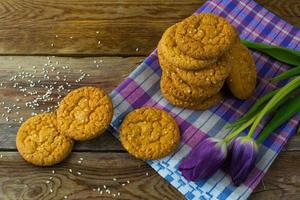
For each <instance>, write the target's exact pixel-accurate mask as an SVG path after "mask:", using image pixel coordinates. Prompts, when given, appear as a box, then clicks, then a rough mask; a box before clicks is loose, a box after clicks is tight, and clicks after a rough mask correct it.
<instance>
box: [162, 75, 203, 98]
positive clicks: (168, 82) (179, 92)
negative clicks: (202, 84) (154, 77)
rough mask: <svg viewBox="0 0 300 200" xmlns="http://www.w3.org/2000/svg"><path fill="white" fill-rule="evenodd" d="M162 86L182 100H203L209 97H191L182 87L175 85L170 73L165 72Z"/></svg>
mask: <svg viewBox="0 0 300 200" xmlns="http://www.w3.org/2000/svg"><path fill="white" fill-rule="evenodd" d="M160 87H163V88H164V90H168V92H169V93H170V94H171V95H172V96H174V97H176V98H178V99H180V100H182V101H193V100H195V101H202V100H204V99H206V98H207V97H198V98H194V97H191V96H190V95H186V93H184V92H183V91H182V89H181V88H177V87H175V85H174V84H173V83H172V80H171V78H170V75H169V74H168V73H165V72H164V73H163V74H162V76H161V81H160Z"/></svg>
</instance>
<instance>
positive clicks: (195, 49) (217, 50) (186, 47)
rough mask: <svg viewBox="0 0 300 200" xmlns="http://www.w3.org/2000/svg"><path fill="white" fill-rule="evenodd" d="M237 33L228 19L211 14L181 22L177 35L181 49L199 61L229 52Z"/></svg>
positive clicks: (194, 16) (200, 15) (195, 16)
mask: <svg viewBox="0 0 300 200" xmlns="http://www.w3.org/2000/svg"><path fill="white" fill-rule="evenodd" d="M237 37H238V36H237V32H236V30H235V29H234V27H233V26H232V25H231V24H230V23H229V22H227V21H226V19H224V18H222V17H219V16H217V15H214V14H211V13H200V14H197V15H193V16H190V17H188V18H186V19H185V20H183V21H182V22H180V23H179V24H178V26H177V29H176V33H175V40H176V43H177V45H178V47H179V49H180V50H181V51H182V52H183V53H184V54H186V55H189V56H191V57H193V58H197V59H212V58H218V57H220V56H221V55H222V54H223V53H224V52H226V51H227V50H229V49H230V48H231V46H232V44H233V43H234V41H235V40H236V38H237Z"/></svg>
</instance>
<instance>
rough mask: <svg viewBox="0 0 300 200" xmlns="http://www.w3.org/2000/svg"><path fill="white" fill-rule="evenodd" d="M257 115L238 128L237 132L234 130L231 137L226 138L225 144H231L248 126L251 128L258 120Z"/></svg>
mask: <svg viewBox="0 0 300 200" xmlns="http://www.w3.org/2000/svg"><path fill="white" fill-rule="evenodd" d="M256 117H257V115H254V116H253V117H252V118H251V119H250V120H248V121H247V122H246V123H244V124H243V125H242V126H240V127H239V128H237V129H236V130H234V131H233V132H231V133H230V134H229V135H227V136H226V137H225V138H224V141H225V142H229V141H230V140H232V139H233V138H235V137H236V136H237V135H238V134H239V133H240V132H242V131H243V130H245V129H246V128H247V127H248V126H250V125H251V124H252V123H253V122H254V120H255V119H256Z"/></svg>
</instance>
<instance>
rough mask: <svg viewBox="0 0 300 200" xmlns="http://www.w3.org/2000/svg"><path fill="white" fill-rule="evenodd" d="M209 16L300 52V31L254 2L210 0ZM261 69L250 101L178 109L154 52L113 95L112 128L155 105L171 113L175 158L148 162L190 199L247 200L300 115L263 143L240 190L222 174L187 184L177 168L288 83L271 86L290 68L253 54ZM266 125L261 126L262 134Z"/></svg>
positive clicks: (256, 38) (250, 37)
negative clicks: (165, 90) (176, 131)
mask: <svg viewBox="0 0 300 200" xmlns="http://www.w3.org/2000/svg"><path fill="white" fill-rule="evenodd" d="M200 12H210V13H214V14H216V15H219V16H222V17H224V18H226V19H227V20H228V21H229V22H230V23H231V24H232V25H233V26H235V27H236V28H237V30H238V31H239V32H240V36H241V38H243V39H247V40H251V41H255V42H261V43H266V44H273V45H279V46H283V47H288V48H291V49H297V50H300V31H299V30H298V29H297V28H295V27H293V26H291V25H290V24H288V23H287V22H285V21H284V20H282V19H280V18H279V17H277V16H275V15H274V14H272V13H271V12H269V11H268V10H266V9H265V8H263V7H262V6H260V5H258V4H257V3H256V2H254V1H252V0H241V1H237V0H210V1H207V2H206V3H205V4H204V5H203V6H202V7H201V8H199V9H198V10H197V11H196V13H200ZM252 53H253V57H254V59H255V63H256V67H257V71H258V83H257V88H256V91H255V94H254V96H253V97H252V98H251V99H249V100H246V101H241V100H238V99H236V98H234V97H231V98H227V99H225V100H224V101H223V102H222V103H221V104H219V105H217V106H215V107H214V108H212V109H210V110H206V111H193V110H188V109H182V108H178V107H175V106H173V105H171V104H170V103H168V101H166V100H165V99H164V98H163V97H162V95H161V92H160V87H159V80H160V76H161V68H160V66H159V63H158V58H157V53H156V51H154V52H153V53H152V54H151V55H149V57H147V58H146V59H145V61H144V62H143V63H142V64H141V65H139V66H138V67H137V68H136V69H135V70H134V71H133V72H132V73H131V74H130V75H129V76H128V78H127V79H126V80H125V81H123V82H122V83H121V84H120V85H119V86H118V87H117V88H116V89H115V90H114V91H112V93H111V97H112V101H113V105H114V108H115V113H114V117H113V121H112V124H111V126H112V127H113V128H114V129H115V130H116V131H115V132H114V135H115V136H116V137H118V136H117V130H118V128H119V126H120V124H121V121H122V119H123V117H124V116H125V115H126V114H127V113H128V112H130V111H132V110H133V109H135V108H139V107H142V106H154V107H158V108H161V109H164V110H166V111H168V112H169V113H170V114H171V115H173V117H174V118H175V120H176V121H177V123H178V124H179V126H180V129H181V143H180V145H179V147H178V148H177V150H176V151H175V152H174V153H172V154H171V155H170V156H168V157H166V158H163V159H161V160H151V161H147V162H148V164H149V165H150V166H151V167H153V168H154V169H155V170H156V171H157V172H158V173H159V174H160V175H161V176H162V177H163V178H165V179H166V180H167V181H168V182H170V183H171V184H172V185H173V186H174V187H175V188H177V189H178V190H179V191H180V192H181V193H182V194H183V195H184V196H185V197H186V198H187V199H197V200H199V199H246V198H247V197H248V196H249V195H250V194H251V192H252V191H253V190H254V188H255V187H256V186H257V184H258V183H259V182H260V181H261V179H262V177H263V176H264V174H265V173H266V171H267V170H268V168H269V167H270V165H271V164H272V162H273V161H274V159H275V158H276V156H277V155H278V154H279V152H280V150H281V149H282V147H283V146H284V144H285V143H286V142H287V140H288V139H289V138H290V137H291V136H292V135H293V134H294V133H295V132H296V126H297V123H298V122H299V120H300V113H298V114H297V116H295V117H294V118H293V119H291V120H290V121H289V122H288V123H286V124H284V125H282V126H281V127H280V128H279V129H277V131H276V132H274V133H273V134H271V135H270V136H269V137H268V139H267V140H266V141H265V142H264V143H263V144H262V145H261V147H260V150H259V155H258V158H257V161H256V166H255V168H254V169H253V170H252V171H251V173H250V175H249V177H248V178H247V180H246V181H245V182H244V183H243V184H242V185H240V186H239V187H236V186H234V185H233V184H232V182H231V179H230V177H229V176H228V175H226V174H225V173H224V172H223V171H221V170H219V171H218V172H217V173H215V174H214V175H213V176H212V177H211V178H209V179H206V180H200V181H197V182H187V181H186V180H185V179H184V177H182V176H181V174H180V172H179V171H178V164H179V163H180V161H181V160H182V159H183V158H184V157H185V156H186V155H187V154H188V153H189V151H190V150H191V149H192V148H193V147H194V146H195V145H197V144H198V143H199V142H201V141H202V140H203V139H204V138H206V137H209V136H213V137H217V138H223V137H225V136H226V135H227V134H228V133H229V132H230V131H231V130H228V129H227V130H226V129H225V128H224V126H226V125H227V124H228V123H229V122H232V121H234V120H235V119H237V118H239V117H240V116H242V115H243V114H244V113H245V112H246V111H247V110H248V109H249V108H250V107H251V105H252V104H253V103H254V102H255V100H256V99H257V98H258V97H260V96H261V95H263V94H264V93H266V92H268V91H270V90H272V89H274V88H275V87H277V86H279V85H281V84H283V83H284V82H280V83H278V84H277V85H274V84H271V83H269V82H268V79H269V78H271V77H274V76H275V75H276V74H279V73H281V72H282V71H284V70H287V69H288V68H289V66H288V65H285V64H283V63H280V62H278V61H276V60H274V59H272V58H270V57H268V56H266V55H264V54H262V53H259V52H255V51H252ZM261 128H262V126H260V127H259V128H258V130H260V129H261Z"/></svg>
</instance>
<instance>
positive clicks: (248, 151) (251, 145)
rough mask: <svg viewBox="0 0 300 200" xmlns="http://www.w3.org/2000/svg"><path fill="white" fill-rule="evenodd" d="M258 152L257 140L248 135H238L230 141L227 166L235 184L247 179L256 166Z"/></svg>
mask: <svg viewBox="0 0 300 200" xmlns="http://www.w3.org/2000/svg"><path fill="white" fill-rule="evenodd" d="M257 153H258V146H257V144H256V142H255V141H254V140H253V139H252V138H249V137H247V136H244V137H237V138H236V139H234V140H233V141H232V142H231V143H230V145H229V147H228V158H227V160H226V166H225V168H226V171H227V172H228V173H229V174H230V176H231V178H232V181H233V183H234V184H235V185H240V184H241V183H242V182H244V181H245V180H246V178H247V177H248V175H249V173H250V172H251V170H252V169H253V168H254V166H255V160H256V156H257Z"/></svg>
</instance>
